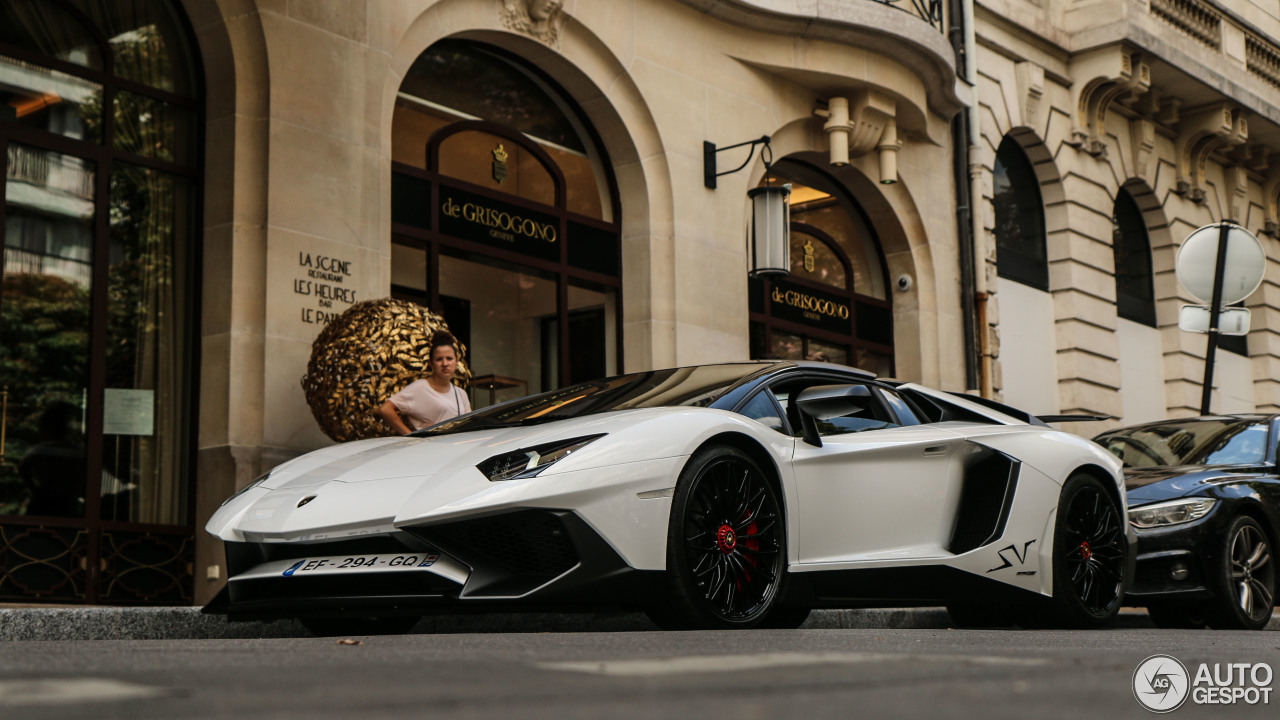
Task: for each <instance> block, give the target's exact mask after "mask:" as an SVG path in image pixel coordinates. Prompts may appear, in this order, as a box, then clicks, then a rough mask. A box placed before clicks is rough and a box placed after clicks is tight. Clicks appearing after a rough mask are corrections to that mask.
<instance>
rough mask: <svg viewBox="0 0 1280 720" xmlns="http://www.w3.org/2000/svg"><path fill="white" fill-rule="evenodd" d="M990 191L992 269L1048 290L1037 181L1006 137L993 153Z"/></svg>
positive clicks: (1021, 153)
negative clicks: (993, 249)
mask: <svg viewBox="0 0 1280 720" xmlns="http://www.w3.org/2000/svg"><path fill="white" fill-rule="evenodd" d="M994 191H995V192H994V195H993V196H992V199H991V202H992V205H993V206H994V207H995V215H996V217H995V221H996V224H995V236H996V253H997V254H996V269H997V271H998V272H999V274H1000V277H1003V278H1008V279H1010V280H1015V281H1017V282H1020V283H1023V284H1024V285H1030V286H1031V287H1034V288H1037V289H1039V290H1048V289H1049V259H1048V253H1047V251H1046V250H1045V236H1044V204H1043V203H1042V202H1041V199H1040V181H1039V180H1038V179H1037V178H1036V173H1035V170H1034V169H1032V167H1031V162H1030V161H1029V160H1027V154H1026V153H1025V152H1024V151H1023V150H1022V146H1021V145H1019V144H1018V142H1017V141H1016V140H1014V139H1013V138H1011V137H1009V136H1005V138H1004V140H1002V141H1001V142H1000V148H999V149H998V150H996V167H995V187H994Z"/></svg>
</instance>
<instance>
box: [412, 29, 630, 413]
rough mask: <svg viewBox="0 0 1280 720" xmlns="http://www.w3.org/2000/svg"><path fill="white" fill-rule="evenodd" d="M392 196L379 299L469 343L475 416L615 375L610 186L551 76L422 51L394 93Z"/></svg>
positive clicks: (485, 49)
mask: <svg viewBox="0 0 1280 720" xmlns="http://www.w3.org/2000/svg"><path fill="white" fill-rule="evenodd" d="M391 186H392V199H391V215H392V239H391V242H392V245H391V251H392V263H391V285H392V295H393V296H394V297H399V298H402V299H408V300H412V301H414V302H419V303H421V304H423V305H426V306H428V307H431V308H432V309H434V310H435V311H437V312H439V313H441V314H443V315H444V317H445V319H446V321H447V322H448V324H449V327H450V329H451V330H452V331H453V332H454V334H455V335H456V336H458V337H459V338H460V339H461V340H462V341H463V342H464V343H465V344H466V345H467V346H468V360H469V362H470V365H471V369H472V371H473V373H474V375H475V380H474V382H473V386H472V390H473V392H472V403H473V406H474V407H481V406H484V405H488V404H490V403H491V402H500V401H502V400H504V399H507V398H510V397H515V396H518V395H522V394H525V393H530V392H538V391H542V390H550V389H554V388H556V387H560V386H561V385H565V384H568V383H571V382H577V381H579V380H586V379H591V378H593V377H601V376H604V375H611V374H615V373H617V372H619V371H620V370H621V363H620V356H621V353H620V348H621V333H620V331H619V328H620V318H621V314H620V307H619V300H620V291H621V249H620V242H619V241H620V237H619V210H618V204H617V192H616V184H615V182H614V178H613V174H612V172H611V170H610V164H609V160H608V158H607V156H606V155H605V153H604V151H603V149H602V146H601V143H600V142H599V139H598V138H597V136H596V134H595V132H594V131H593V130H592V128H591V127H590V125H589V123H587V122H586V120H585V118H584V115H583V113H582V112H581V110H580V108H578V107H577V106H576V105H575V104H574V103H573V101H572V100H571V99H570V98H569V96H568V95H567V93H565V92H564V91H563V90H562V89H561V88H559V87H558V86H557V85H556V83H555V82H554V81H553V80H552V79H551V78H549V77H547V76H545V75H544V74H542V73H541V72H539V71H537V70H536V69H534V68H532V67H530V66H529V65H527V64H526V63H524V62H522V61H521V60H520V59H519V58H517V57H514V56H512V55H510V54H509V53H506V52H503V51H502V50H500V49H498V48H495V47H492V46H489V45H484V44H481V43H474V42H463V41H458V40H445V41H441V42H438V43H436V44H435V45H432V46H431V47H430V48H428V49H427V51H426V52H424V53H423V54H422V55H421V56H420V57H419V58H418V60H417V61H416V62H415V63H414V64H413V66H412V67H411V68H410V69H409V72H408V73H407V74H406V76H405V79H404V82H403V83H402V84H401V89H400V92H399V93H398V94H397V99H396V107H395V111H394V114H393V119H392V179H391Z"/></svg>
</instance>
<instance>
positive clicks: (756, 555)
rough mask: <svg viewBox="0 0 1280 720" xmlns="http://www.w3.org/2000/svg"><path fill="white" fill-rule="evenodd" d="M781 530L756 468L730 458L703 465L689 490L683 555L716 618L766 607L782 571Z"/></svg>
mask: <svg viewBox="0 0 1280 720" xmlns="http://www.w3.org/2000/svg"><path fill="white" fill-rule="evenodd" d="M781 533H782V523H781V521H780V517H779V513H778V503H777V500H776V498H775V496H774V493H773V491H772V489H771V488H770V487H769V485H768V484H767V481H766V480H765V479H764V478H763V477H762V476H761V475H760V473H759V472H757V471H756V470H755V468H753V467H752V466H750V465H748V464H747V463H745V462H742V461H740V460H737V459H733V458H723V459H720V460H718V461H716V462H713V463H711V464H710V465H708V466H707V467H705V468H703V470H702V472H701V473H700V474H699V475H698V477H697V479H696V480H695V484H694V486H693V488H692V489H691V491H690V493H689V505H688V511H687V512H686V513H685V519H684V538H685V557H686V558H687V560H688V563H689V572H690V574H691V575H692V578H693V581H694V583H695V584H696V585H697V587H698V589H699V591H700V592H701V593H702V596H703V598H704V599H705V601H706V603H707V607H708V608H709V609H710V610H711V611H712V612H713V613H714V614H715V615H716V616H718V617H720V618H721V619H724V620H728V621H743V620H749V619H751V618H753V617H755V616H756V615H758V614H759V613H760V612H761V611H762V610H764V609H766V608H767V607H768V606H769V604H770V602H771V601H772V599H773V595H774V593H775V592H776V591H777V587H778V579H779V575H780V574H781V573H780V571H781V565H782V554H781V548H782V546H781V537H782V535H781Z"/></svg>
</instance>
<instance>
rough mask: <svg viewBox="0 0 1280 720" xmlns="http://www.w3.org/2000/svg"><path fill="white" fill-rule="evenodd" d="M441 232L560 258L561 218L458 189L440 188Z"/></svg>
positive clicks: (492, 244)
mask: <svg viewBox="0 0 1280 720" xmlns="http://www.w3.org/2000/svg"><path fill="white" fill-rule="evenodd" d="M440 231H441V232H444V233H446V234H449V235H452V236H454V237H457V238H462V239H464V240H471V241H474V242H480V243H484V244H486V245H490V246H492V247H499V248H503V249H506V250H513V251H515V252H518V253H521V254H523V255H531V256H533V257H536V258H541V259H543V260H550V261H552V262H558V261H559V260H560V220H559V219H558V218H557V217H555V216H554V215H548V214H545V213H540V212H538V211H536V210H530V209H528V208H522V207H517V206H514V205H507V204H506V203H501V202H498V201H496V200H493V199H491V198H487V197H483V196H481V195H476V194H473V193H469V192H466V191H465V190H458V189H457V188H450V187H444V186H441V188H440Z"/></svg>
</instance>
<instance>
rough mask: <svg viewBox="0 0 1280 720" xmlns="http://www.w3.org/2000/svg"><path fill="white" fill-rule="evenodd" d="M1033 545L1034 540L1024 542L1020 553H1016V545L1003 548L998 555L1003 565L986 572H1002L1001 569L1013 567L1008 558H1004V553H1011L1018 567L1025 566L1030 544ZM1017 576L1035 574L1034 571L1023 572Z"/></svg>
mask: <svg viewBox="0 0 1280 720" xmlns="http://www.w3.org/2000/svg"><path fill="white" fill-rule="evenodd" d="M1034 543H1035V540H1028V541H1026V542H1025V543H1023V544H1022V552H1018V546H1017V545H1010V546H1009V547H1006V548H1004V549H1003V550H1001V551H1000V553H999V555H1000V562H1002V563H1004V564H1003V565H1001V566H999V567H993V568H991V569H990V570H988V571H987V572H989V573H993V572H995V571H997V570H1003V569H1005V568H1009V567H1013V561H1011V560H1010V559H1009V558H1008V557H1006V556H1005V553H1008V552H1011V553H1013V557H1015V558H1017V560H1018V564H1019V565H1025V564H1026V562H1027V556H1028V555H1029V554H1030V550H1031V546H1032V544H1034ZM1018 574H1019V575H1035V574H1036V571H1035V570H1024V571H1021V572H1019V573H1018Z"/></svg>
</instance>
